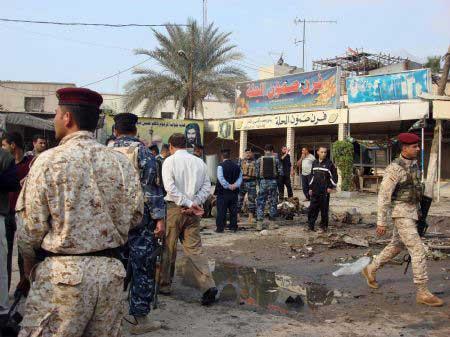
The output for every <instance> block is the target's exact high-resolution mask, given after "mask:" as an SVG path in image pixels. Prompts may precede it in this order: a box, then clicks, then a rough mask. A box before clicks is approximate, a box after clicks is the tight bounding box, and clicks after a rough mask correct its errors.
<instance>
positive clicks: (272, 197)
mask: <svg viewBox="0 0 450 337" xmlns="http://www.w3.org/2000/svg"><path fill="white" fill-rule="evenodd" d="M265 156H272V155H267V154H266V155H265ZM262 158H263V157H261V158H259V159H258V160H257V161H256V164H255V170H256V176H257V178H258V179H259V193H258V197H257V198H256V205H257V210H256V217H257V220H258V221H263V220H264V211H265V208H266V201H268V202H269V215H270V217H276V216H277V203H278V181H277V177H274V178H271V179H265V178H263V175H262V173H261V169H262V168H261V165H262V163H261V160H262ZM275 171H276V175H277V176H279V175H280V174H281V165H280V161H279V160H278V158H275Z"/></svg>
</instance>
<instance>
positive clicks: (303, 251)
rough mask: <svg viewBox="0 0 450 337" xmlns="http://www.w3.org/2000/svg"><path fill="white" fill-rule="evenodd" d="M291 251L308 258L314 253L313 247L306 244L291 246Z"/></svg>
mask: <svg viewBox="0 0 450 337" xmlns="http://www.w3.org/2000/svg"><path fill="white" fill-rule="evenodd" d="M290 248H291V251H292V252H295V253H298V254H300V255H299V257H301V258H307V257H311V256H313V255H314V252H313V248H312V247H308V246H306V245H304V246H303V247H296V246H290Z"/></svg>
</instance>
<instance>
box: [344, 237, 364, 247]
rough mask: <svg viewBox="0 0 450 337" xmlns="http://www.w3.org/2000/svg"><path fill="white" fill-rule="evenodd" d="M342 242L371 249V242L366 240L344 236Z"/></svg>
mask: <svg viewBox="0 0 450 337" xmlns="http://www.w3.org/2000/svg"><path fill="white" fill-rule="evenodd" d="M342 240H343V241H344V242H345V243H348V244H349V245H353V246H359V247H369V242H368V241H367V240H366V239H358V238H354V237H352V236H350V235H344V236H343V237H342Z"/></svg>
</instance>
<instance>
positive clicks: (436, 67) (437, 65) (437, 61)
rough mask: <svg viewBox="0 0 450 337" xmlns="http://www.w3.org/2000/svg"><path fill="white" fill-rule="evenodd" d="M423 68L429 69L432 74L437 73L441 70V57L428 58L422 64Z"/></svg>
mask: <svg viewBox="0 0 450 337" xmlns="http://www.w3.org/2000/svg"><path fill="white" fill-rule="evenodd" d="M424 67H425V68H430V69H431V72H432V73H433V74H437V73H439V71H440V70H441V57H440V56H428V57H427V62H426V63H425V64H424Z"/></svg>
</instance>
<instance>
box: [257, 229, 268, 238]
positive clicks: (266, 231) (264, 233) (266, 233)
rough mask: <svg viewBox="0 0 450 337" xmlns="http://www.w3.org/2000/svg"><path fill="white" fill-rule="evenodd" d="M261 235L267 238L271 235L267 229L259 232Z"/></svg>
mask: <svg viewBox="0 0 450 337" xmlns="http://www.w3.org/2000/svg"><path fill="white" fill-rule="evenodd" d="M259 235H262V236H267V235H269V231H268V230H267V229H263V230H262V231H261V232H259Z"/></svg>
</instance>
